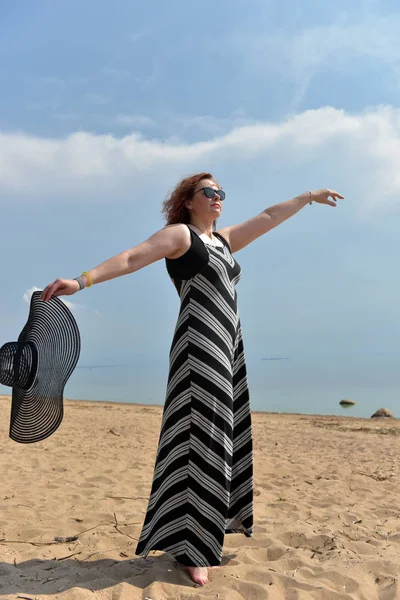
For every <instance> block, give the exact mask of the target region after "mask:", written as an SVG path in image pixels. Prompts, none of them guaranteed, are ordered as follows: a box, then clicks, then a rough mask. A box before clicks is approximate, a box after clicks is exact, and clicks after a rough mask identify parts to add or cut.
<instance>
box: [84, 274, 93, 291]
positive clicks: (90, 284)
mask: <svg viewBox="0 0 400 600" xmlns="http://www.w3.org/2000/svg"><path fill="white" fill-rule="evenodd" d="M82 275H85V276H86V277H87V279H88V284H87V286H86V287H88V288H89V287H91V286H92V285H93V277H92V276H91V274H90V273H89V272H88V271H83V273H82Z"/></svg>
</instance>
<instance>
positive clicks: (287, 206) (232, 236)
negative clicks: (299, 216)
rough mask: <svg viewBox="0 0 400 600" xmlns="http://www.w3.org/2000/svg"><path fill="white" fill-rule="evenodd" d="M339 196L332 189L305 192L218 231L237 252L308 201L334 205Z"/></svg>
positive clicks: (287, 217) (232, 249)
mask: <svg viewBox="0 0 400 600" xmlns="http://www.w3.org/2000/svg"><path fill="white" fill-rule="evenodd" d="M339 198H340V199H343V196H342V195H341V194H339V193H338V192H335V191H334V190H328V189H325V190H318V191H315V192H305V193H304V194H301V195H300V196H296V198H293V199H292V200H287V201H286V202H281V203H280V204H275V205H274V206H270V207H269V208H267V209H265V210H264V211H263V212H262V213H260V214H259V215H257V216H256V217H254V218H253V219H249V220H248V221H245V222H244V223H240V224H238V225H231V226H230V227H223V228H222V229H219V230H218V232H219V233H220V234H221V235H222V236H223V237H224V238H225V239H226V240H227V242H229V245H230V248H231V251H232V252H237V251H238V250H241V249H242V248H244V247H245V246H247V245H248V244H250V243H251V242H253V241H254V240H256V239H257V238H259V237H260V236H261V235H263V234H264V233H267V231H270V230H271V229H274V227H277V226H278V225H280V224H281V223H283V222H284V221H287V219H289V218H290V217H292V216H293V215H295V214H296V213H297V212H299V210H301V209H302V208H304V207H305V206H306V205H307V204H309V203H310V202H317V203H318V204H327V205H329V206H336V201H337V200H338V199H339Z"/></svg>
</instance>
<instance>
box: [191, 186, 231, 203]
mask: <svg viewBox="0 0 400 600" xmlns="http://www.w3.org/2000/svg"><path fill="white" fill-rule="evenodd" d="M198 192H204V195H205V196H207V198H214V196H219V199H220V200H221V201H222V200H225V192H224V190H214V188H212V187H203V188H200V189H199V190H197V192H195V194H197V193H198Z"/></svg>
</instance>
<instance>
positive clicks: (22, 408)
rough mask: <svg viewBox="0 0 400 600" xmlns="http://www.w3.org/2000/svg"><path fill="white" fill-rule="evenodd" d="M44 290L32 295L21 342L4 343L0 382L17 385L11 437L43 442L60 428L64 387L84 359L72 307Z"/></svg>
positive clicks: (14, 395)
mask: <svg viewBox="0 0 400 600" xmlns="http://www.w3.org/2000/svg"><path fill="white" fill-rule="evenodd" d="M40 296H41V292H34V293H33V294H32V298H31V304H30V310H29V316H28V321H27V322H26V325H25V327H24V328H23V330H22V331H21V334H20V336H19V338H18V341H17V342H9V343H7V344H4V346H2V348H0V383H2V384H3V385H7V386H10V387H12V401H11V422H10V438H11V439H12V440H14V441H15V442H20V443H21V444H30V443H33V442H39V441H40V440H44V439H45V438H47V437H49V436H50V435H51V434H52V433H54V432H55V431H56V429H57V428H58V427H59V425H60V423H61V421H62V419H63V415H64V406H63V400H64V398H63V394H64V387H65V384H66V383H67V381H68V379H69V377H70V376H71V374H72V371H73V370H74V368H75V366H76V363H77V362H78V359H79V354H80V349H81V341H80V335H79V329H78V325H77V324H76V321H75V319H74V317H73V315H72V313H71V311H70V310H69V308H68V307H67V306H66V305H65V304H64V302H62V301H61V300H60V299H59V298H56V297H55V296H53V297H52V298H51V300H48V301H46V302H44V301H43V300H41V298H40Z"/></svg>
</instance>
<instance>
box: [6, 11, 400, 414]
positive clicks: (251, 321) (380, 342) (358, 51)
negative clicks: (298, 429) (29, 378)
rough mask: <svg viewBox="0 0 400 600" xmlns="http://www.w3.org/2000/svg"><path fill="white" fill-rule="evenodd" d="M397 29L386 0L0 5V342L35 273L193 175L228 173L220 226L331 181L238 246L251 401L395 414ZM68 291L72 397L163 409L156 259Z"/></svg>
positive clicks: (166, 295) (69, 264)
mask: <svg viewBox="0 0 400 600" xmlns="http://www.w3.org/2000/svg"><path fill="white" fill-rule="evenodd" d="M399 30H400V9H399V7H398V5H397V3H395V1H394V0H391V1H384V0H381V1H380V2H377V1H373V0H371V1H360V0H353V2H352V3H351V4H350V3H348V2H344V1H343V0H337V1H336V3H335V4H333V3H332V4H328V3H326V2H322V1H317V0H304V1H303V2H302V3H298V2H296V1H295V0H287V1H286V2H284V3H283V2H278V1H277V0H269V1H268V0H240V1H239V0H230V1H229V2H228V0H213V1H212V2H211V1H210V0H203V2H202V3H201V5H200V4H199V3H197V2H196V3H195V2H191V1H188V0H185V1H183V0H170V2H168V3H164V2H162V1H161V0H158V1H155V0H149V1H147V2H145V3H142V2H140V3H139V2H135V1H132V0H129V1H128V0H116V1H115V2H114V3H110V2H105V1H104V0H96V2H94V1H93V0H86V1H85V2H84V3H82V2H78V1H77V0H70V1H69V2H68V3H66V2H60V1H59V0H41V2H36V3H32V2H30V1H29V0H20V2H12V1H11V0H3V2H2V3H1V5H0V89H1V94H0V207H1V215H2V218H1V222H0V223H1V225H0V226H1V235H0V250H1V255H2V261H1V263H0V273H1V277H2V282H3V286H2V294H1V295H0V332H1V335H0V342H1V343H5V342H7V341H11V340H14V339H16V338H17V336H18V334H19V332H20V330H21V329H22V327H23V325H24V323H25V321H26V318H27V314H28V302H29V298H30V294H31V293H32V290H33V289H43V287H45V286H46V285H47V284H48V283H50V282H51V281H53V280H54V279H55V278H57V277H75V276H77V275H79V274H80V273H81V272H82V271H83V270H88V269H90V268H92V267H94V266H96V265H97V264H99V263H100V262H102V261H103V260H105V259H106V258H109V257H110V256H113V255H114V254H117V253H118V252H120V251H122V250H124V249H126V248H129V247H132V246H135V245H136V244H138V243H139V242H141V241H143V240H144V239H146V238H147V237H148V236H149V235H151V234H152V233H153V232H154V231H156V230H158V229H160V228H161V227H162V226H163V220H162V215H161V210H160V209H161V203H162V201H163V200H164V198H165V197H166V196H167V194H168V192H169V191H170V190H171V189H172V188H173V187H174V186H175V184H176V183H177V182H178V181H179V180H180V179H181V178H182V177H184V176H186V175H188V174H191V173H196V172H200V171H203V170H207V171H211V173H213V174H214V175H215V177H216V178H217V179H218V181H220V182H221V183H222V186H223V188H224V189H225V191H226V194H227V198H226V200H225V203H224V210H223V215H222V217H221V219H220V221H219V225H220V226H226V225H229V224H232V223H238V222H241V221H244V220H246V219H248V218H251V217H253V216H255V215H256V214H258V213H259V212H261V211H262V210H264V209H265V208H267V207H268V206H270V205H273V204H275V203H279V202H282V201H284V200H287V199H290V198H292V197H294V196H296V195H298V194H301V193H303V192H304V191H305V190H309V189H319V188H325V187H326V188H332V189H335V190H337V191H339V192H340V193H341V194H343V195H344V196H345V200H343V201H341V202H339V206H338V207H336V208H331V207H328V206H322V205H316V204H313V205H312V206H309V205H307V206H306V207H305V208H304V209H303V210H302V211H301V212H300V213H298V214H297V215H295V216H294V217H293V218H291V219H290V220H289V221H287V222H286V223H284V224H282V225H281V226H279V227H278V228H276V229H275V230H273V231H271V232H269V233H268V234H266V235H265V236H263V237H262V238H260V239H259V240H257V241H256V242H254V243H253V244H251V245H250V246H248V247H247V248H245V249H243V250H242V251H240V252H239V253H238V254H237V255H236V258H237V260H238V261H239V263H240V264H241V266H242V270H243V275H242V279H241V281H240V283H239V284H238V288H237V289H238V295H239V306H240V314H241V320H242V326H243V332H244V336H245V337H244V340H245V349H246V356H247V363H248V371H249V383H250V391H251V397H252V406H253V408H254V409H256V410H273V411H285V412H320V413H324V414H326V413H337V414H341V413H340V411H341V410H342V409H340V407H339V406H338V403H339V401H340V400H341V399H342V398H352V399H354V400H355V401H356V402H357V404H356V407H355V408H354V409H352V412H351V413H349V412H347V413H346V414H353V415H358V416H366V417H369V416H370V415H371V414H372V412H374V411H375V410H376V409H378V408H380V407H382V406H385V407H387V408H390V409H391V410H392V411H393V412H394V413H396V410H397V413H398V415H397V416H399V415H400V411H399V407H400V404H399V398H398V397H399V392H400V370H399V368H398V365H399V358H400V351H399V348H398V345H399V334H400V316H399V310H398V305H399V301H398V298H399V292H400V284H399V278H398V231H399V226H400V209H399V201H400V109H399V101H400V37H399V36H398V31H399ZM70 302H71V303H72V304H70V306H71V309H72V311H73V313H74V315H75V318H76V320H77V322H78V324H79V327H80V331H81V336H82V353H81V358H80V362H79V365H78V367H79V368H77V369H76V371H75V373H74V375H73V376H72V378H71V380H70V382H69V383H68V385H67V388H66V395H67V396H68V397H74V398H88V399H103V400H118V401H126V402H128V401H136V402H151V403H155V404H162V403H163V401H164V389H165V383H166V378H167V369H168V351H169V347H170V343H171V339H172V334H173V330H174V326H175V321H176V317H177V314H178V310H179V299H178V296H177V294H176V291H175V289H174V287H173V285H172V284H171V282H170V280H169V278H168V277H167V274H166V270H165V265H164V264H163V261H160V262H158V263H156V264H153V265H151V266H149V267H147V268H145V269H143V270H142V271H140V272H138V273H135V274H132V275H129V276H126V277H123V278H119V279H116V280H113V281H110V282H106V283H103V284H101V285H98V286H94V287H93V288H90V289H87V290H83V291H82V292H80V293H79V294H76V295H74V296H73V297H72V298H70ZM279 358H285V359H286V360H269V359H279ZM89 366H90V367H93V368H91V369H88V368H87V367H89ZM1 391H2V392H3V393H5V392H6V391H8V388H4V387H0V392H1ZM342 412H343V411H342Z"/></svg>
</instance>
